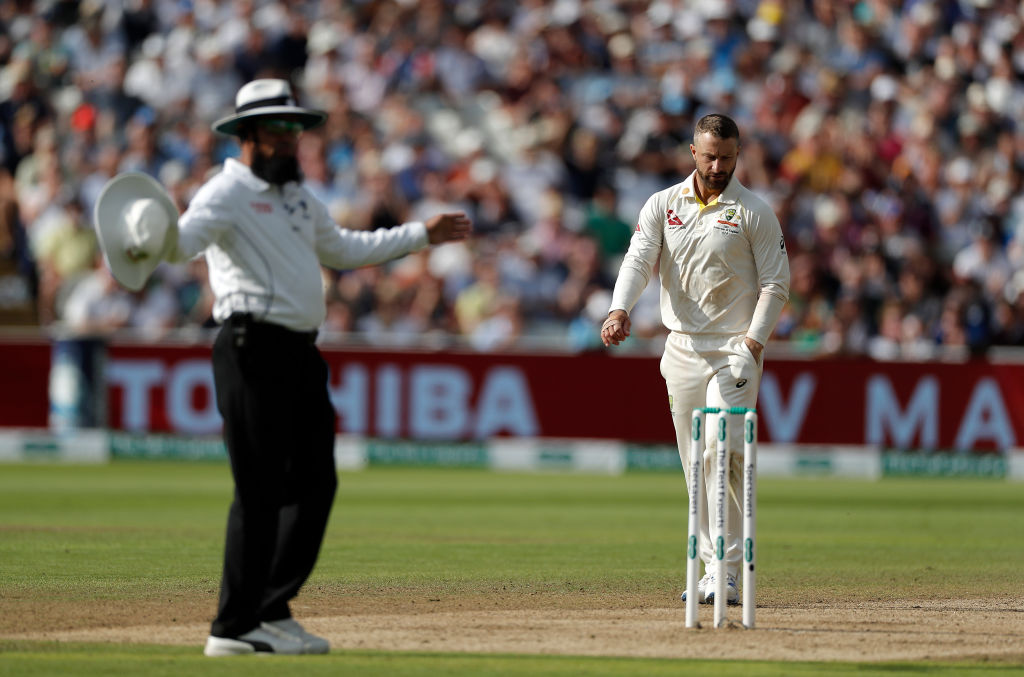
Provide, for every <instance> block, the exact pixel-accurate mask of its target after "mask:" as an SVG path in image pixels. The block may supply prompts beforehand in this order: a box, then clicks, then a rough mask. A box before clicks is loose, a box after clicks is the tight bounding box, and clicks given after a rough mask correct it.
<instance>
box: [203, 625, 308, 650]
mask: <svg viewBox="0 0 1024 677" xmlns="http://www.w3.org/2000/svg"><path fill="white" fill-rule="evenodd" d="M302 649H303V646H302V642H301V641H299V640H298V639H296V638H295V637H292V636H290V635H289V636H285V635H284V634H274V633H270V632H267V631H266V630H264V629H263V628H254V629H252V630H250V631H249V632H247V633H245V634H242V635H239V636H238V637H215V636H213V635H210V636H209V637H207V638H206V647H204V648H203V653H204V654H206V655H207V656H241V655H244V654H251V653H275V654H287V655H294V654H300V653H302Z"/></svg>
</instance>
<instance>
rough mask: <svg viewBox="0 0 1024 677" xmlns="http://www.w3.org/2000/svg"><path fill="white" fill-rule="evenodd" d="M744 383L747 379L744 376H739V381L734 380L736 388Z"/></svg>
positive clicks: (745, 383)
mask: <svg viewBox="0 0 1024 677" xmlns="http://www.w3.org/2000/svg"><path fill="white" fill-rule="evenodd" d="M745 385H747V379H745V378H741V379H740V380H739V381H736V387H737V388H742V387H743V386H745Z"/></svg>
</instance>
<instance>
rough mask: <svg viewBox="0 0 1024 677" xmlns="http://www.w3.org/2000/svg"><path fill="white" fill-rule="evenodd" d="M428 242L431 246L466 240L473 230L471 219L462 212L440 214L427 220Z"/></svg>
mask: <svg viewBox="0 0 1024 677" xmlns="http://www.w3.org/2000/svg"><path fill="white" fill-rule="evenodd" d="M426 226H427V241H428V242H430V244H441V243H442V242H455V241H456V240H465V239H466V238H467V237H469V233H470V231H471V230H473V224H472V222H470V220H469V217H468V216H466V215H465V214H463V213H462V212H456V213H451V214H438V215H437V216H432V217H430V218H429V219H428V220H427V223H426Z"/></svg>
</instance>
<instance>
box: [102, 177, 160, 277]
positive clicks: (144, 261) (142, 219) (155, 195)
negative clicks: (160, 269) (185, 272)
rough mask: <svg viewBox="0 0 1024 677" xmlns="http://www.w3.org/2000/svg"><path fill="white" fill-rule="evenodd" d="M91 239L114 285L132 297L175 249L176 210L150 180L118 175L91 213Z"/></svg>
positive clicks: (111, 181) (109, 182)
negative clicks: (94, 235)
mask: <svg viewBox="0 0 1024 677" xmlns="http://www.w3.org/2000/svg"><path fill="white" fill-rule="evenodd" d="M93 218H94V221H95V223H96V233H97V235H98V236H99V240H100V248H101V249H102V250H103V258H104V259H105V260H106V262H107V267H108V268H110V272H111V273H113V275H114V279H115V280H117V281H118V282H120V283H121V284H122V285H124V286H125V287H127V288H128V289H131V290H132V291H138V290H140V289H142V287H143V286H145V284H146V280H147V279H148V278H149V276H150V274H152V272H153V270H154V269H155V268H156V267H157V266H158V265H159V264H160V262H161V261H163V260H164V259H166V258H167V257H168V256H169V255H170V254H171V253H172V252H173V251H174V249H175V248H176V247H177V244H178V208H177V207H175V206H174V201H173V200H171V196H170V195H168V194H167V191H166V190H164V187H163V186H161V185H160V184H159V183H158V182H157V181H156V180H155V179H153V178H152V177H150V176H148V175H146V174H141V173H138V172H126V173H124V174H118V175H117V176H115V177H114V178H112V179H110V181H108V182H107V184H106V185H105V186H104V187H103V191H102V192H101V193H100V196H99V199H97V200H96V208H95V209H94V211H93Z"/></svg>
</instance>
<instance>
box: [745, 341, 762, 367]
mask: <svg viewBox="0 0 1024 677" xmlns="http://www.w3.org/2000/svg"><path fill="white" fill-rule="evenodd" d="M743 343H744V344H745V345H746V346H747V350H749V351H750V354H751V355H753V356H754V362H757V363H758V364H761V352H762V351H763V350H764V346H763V345H761V344H760V343H758V342H757V341H755V340H754V339H752V338H750V337H749V336H747V337H746V338H744V339H743Z"/></svg>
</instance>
